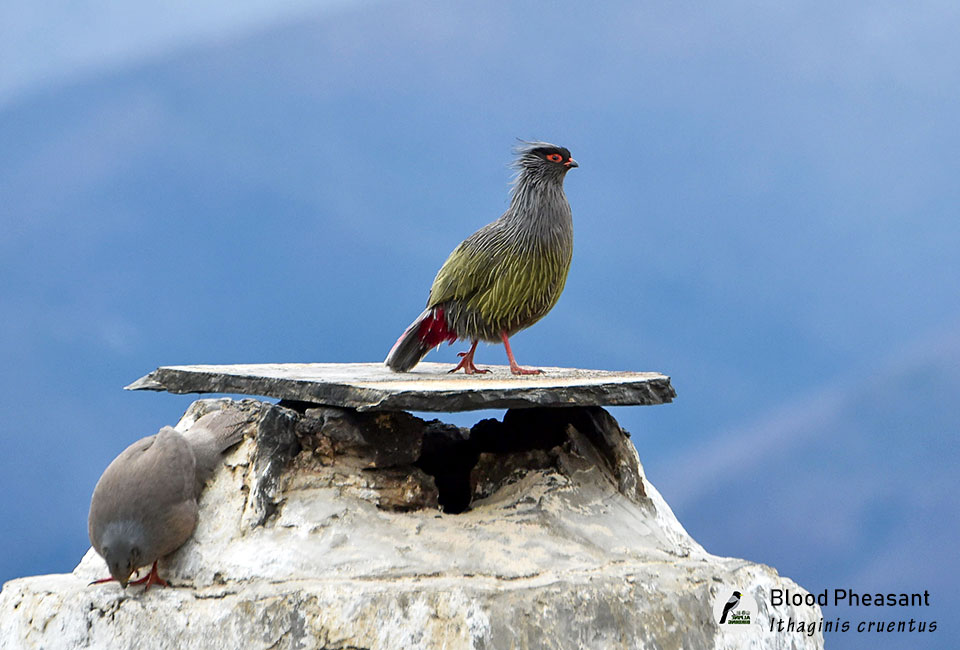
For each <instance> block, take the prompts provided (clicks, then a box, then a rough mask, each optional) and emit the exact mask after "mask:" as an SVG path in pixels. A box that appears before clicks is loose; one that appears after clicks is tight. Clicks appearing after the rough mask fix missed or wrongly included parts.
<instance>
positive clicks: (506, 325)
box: [385, 142, 578, 375]
mask: <svg viewBox="0 0 960 650" xmlns="http://www.w3.org/2000/svg"><path fill="white" fill-rule="evenodd" d="M516 153H517V158H516V161H515V162H514V168H515V169H516V170H517V176H516V179H515V181H514V187H513V194H512V196H511V199H510V207H509V208H507V211H506V212H504V213H503V215H502V216H501V217H500V218H499V219H497V220H496V221H494V222H493V223H490V224H487V225H486V226H484V227H483V228H481V229H480V230H478V231H477V232H475V233H473V234H472V235H470V236H469V237H468V238H467V239H465V240H464V241H463V242H462V243H461V244H460V245H459V246H457V248H456V249H454V251H453V252H452V253H451V254H450V257H448V258H447V261H446V262H444V264H443V266H442V267H441V268H440V271H439V272H438V273H437V277H436V278H435V279H434V281H433V286H432V287H431V288H430V297H429V298H428V299H427V308H426V309H425V310H424V311H423V313H421V314H420V315H419V316H418V317H417V318H416V320H414V321H413V323H411V324H410V326H409V327H407V329H406V331H404V333H403V334H402V335H401V336H400V338H399V339H398V340H397V342H396V343H395V344H394V346H393V348H392V349H391V350H390V353H389V354H388V355H387V358H386V361H385V363H386V364H387V366H388V367H390V368H391V369H392V370H395V371H398V372H405V371H407V370H410V369H411V368H413V367H414V366H415V365H417V364H418V363H419V362H420V360H421V359H423V357H424V356H426V354H427V352H429V351H430V349H431V348H434V347H436V346H438V345H440V344H441V343H443V342H444V341H448V342H450V343H453V342H454V341H456V340H459V339H466V340H470V341H471V342H472V343H471V345H470V349H469V350H468V351H467V352H461V353H459V356H460V357H461V360H460V363H459V364H457V366H456V367H455V368H453V369H452V370H451V371H450V372H455V371H457V370H460V369H461V368H462V369H463V371H464V372H465V373H466V374H468V375H471V374H474V373H480V372H489V371H488V370H482V369H480V368H477V366H476V365H474V363H473V355H474V352H475V351H476V349H477V343H478V342H480V341H481V340H482V341H490V342H494V343H497V342H502V343H503V345H504V348H505V349H506V351H507V359H508V360H509V361H510V371H511V372H512V373H513V374H515V375H527V374H538V373H540V372H541V371H540V370H537V369H528V368H522V367H520V365H519V364H518V363H517V361H516V359H515V358H514V356H513V351H512V350H511V349H510V340H509V339H510V337H511V336H513V335H514V334H516V333H517V332H519V331H520V330H522V329H524V328H527V327H530V326H531V325H533V324H534V323H536V322H537V321H538V320H540V319H541V318H543V317H544V316H545V315H546V314H547V312H549V311H550V310H551V309H552V308H553V306H554V305H555V304H556V303H557V300H558V299H559V298H560V293H561V292H562V291H563V286H564V284H565V283H566V280H567V271H569V269H570V260H571V258H572V256H573V217H572V215H571V212H570V204H569V203H568V202H567V197H566V195H565V194H564V192H563V179H564V177H565V176H566V175H567V172H568V171H570V170H571V169H572V168H574V167H577V166H578V165H577V161H575V160H574V159H573V158H572V157H571V156H570V151H569V150H567V149H566V148H564V147H558V146H556V145H553V144H549V143H547V142H525V143H523V144H522V145H521V146H520V147H518V148H517V151H516Z"/></svg>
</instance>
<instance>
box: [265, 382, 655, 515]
mask: <svg viewBox="0 0 960 650" xmlns="http://www.w3.org/2000/svg"><path fill="white" fill-rule="evenodd" d="M258 436H259V437H258V452H257V457H256V458H257V460H256V468H255V469H256V471H257V473H258V477H260V479H261V480H260V481H259V482H258V488H257V489H256V490H255V495H254V496H255V510H256V512H257V513H259V515H260V516H258V517H257V518H256V519H255V522H254V523H255V524H256V525H262V524H263V523H264V521H266V520H267V519H268V518H269V516H270V515H271V514H272V513H273V512H274V511H275V510H276V507H277V504H278V502H279V499H280V494H279V490H280V489H281V488H280V486H279V483H278V481H280V474H281V472H282V468H285V467H287V466H288V465H290V464H291V463H293V465H294V467H295V469H296V472H292V474H295V475H300V476H301V477H302V476H304V475H313V476H314V478H315V479H317V480H316V481H315V484H321V485H322V484H329V485H331V486H332V485H338V486H340V489H344V490H346V491H350V481H344V480H343V478H344V476H345V475H347V474H349V475H351V476H352V477H353V479H354V481H353V486H354V487H355V488H356V490H355V492H356V493H357V494H359V493H360V492H364V493H365V494H367V495H369V494H370V493H373V494H376V495H377V496H376V498H375V499H372V500H373V501H374V503H375V504H376V505H377V506H378V507H379V508H381V509H385V510H393V511H410V510H419V509H429V508H440V509H442V510H443V511H444V512H445V513H448V514H458V513H462V512H464V511H466V510H468V509H470V507H471V504H473V503H475V502H476V501H478V500H480V499H485V498H488V497H490V496H491V495H493V494H494V493H496V492H497V491H498V490H499V489H500V488H502V487H504V486H506V485H509V484H511V483H515V482H517V481H519V480H521V479H522V478H523V477H524V476H525V475H527V474H529V473H530V472H534V471H539V472H544V471H555V472H557V473H559V474H567V475H569V474H570V473H571V472H572V469H571V464H570V463H569V462H567V461H565V460H564V458H565V457H569V456H570V455H573V456H576V457H579V458H582V459H584V460H586V461H587V462H588V463H593V464H595V465H596V466H597V467H598V468H599V469H600V471H601V473H602V474H603V475H604V476H606V477H607V478H608V479H609V480H610V481H611V482H612V483H613V484H614V485H615V486H616V487H617V489H618V490H619V491H620V492H621V493H623V494H624V495H626V496H628V497H629V498H631V499H633V500H635V501H638V500H640V499H641V498H642V497H643V496H644V490H643V484H642V480H641V478H640V468H639V465H638V463H637V458H636V453H635V452H634V451H633V449H632V445H631V443H630V442H629V440H628V434H627V433H626V432H625V431H623V430H622V429H621V428H620V426H619V424H617V422H616V420H614V419H613V417H612V416H610V414H609V413H607V411H605V410H604V409H603V408H600V407H565V408H526V409H511V410H509V411H507V412H506V414H505V415H504V418H503V420H502V421H500V420H495V419H487V420H481V421H480V422H478V423H477V424H475V425H474V426H473V427H471V428H470V429H469V430H468V429H464V428H460V427H456V426H454V425H451V424H446V423H443V422H441V421H439V420H431V421H429V422H428V421H425V420H422V419H420V418H417V417H415V416H413V415H411V414H409V413H407V412H405V411H378V412H359V411H355V410H353V409H344V408H338V407H330V406H320V405H315V404H310V403H307V402H291V401H284V402H281V404H279V405H276V406H270V405H265V410H264V413H263V414H262V416H261V420H260V426H259V434H258ZM324 473H326V474H330V475H331V476H330V477H328V480H324V479H323V478H322V477H320V478H319V479H318V478H317V474H324ZM334 478H336V480H334ZM344 486H347V487H344ZM288 487H289V486H288ZM365 498H369V496H367V497H365Z"/></svg>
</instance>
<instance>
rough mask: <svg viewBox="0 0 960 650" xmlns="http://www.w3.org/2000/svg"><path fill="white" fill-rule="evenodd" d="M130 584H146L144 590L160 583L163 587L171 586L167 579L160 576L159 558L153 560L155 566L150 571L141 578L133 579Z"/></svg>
mask: <svg viewBox="0 0 960 650" xmlns="http://www.w3.org/2000/svg"><path fill="white" fill-rule="evenodd" d="M128 584H131V585H144V587H143V591H144V593H146V591H147V590H148V589H149V588H150V585H160V586H161V587H169V586H170V585H168V584H167V581H166V580H164V579H163V578H161V577H160V574H159V573H157V560H154V561H153V568H152V569H150V573H148V574H147V575H145V576H144V577H142V578H140V579H139V580H133V581H131V582H129V583H128Z"/></svg>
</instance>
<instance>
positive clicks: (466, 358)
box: [447, 339, 490, 375]
mask: <svg viewBox="0 0 960 650" xmlns="http://www.w3.org/2000/svg"><path fill="white" fill-rule="evenodd" d="M479 342H480V340H479V339H474V341H473V345H471V346H470V350H469V351H468V352H457V356H458V357H460V363H458V364H457V367H456V368H454V369H453V370H448V371H447V372H456V371H458V370H460V368H463V372H464V374H467V375H476V374H483V373H485V372H490V371H489V370H486V369H481V368H477V367H476V366H475V365H473V353H474V352H476V350H477V343H479Z"/></svg>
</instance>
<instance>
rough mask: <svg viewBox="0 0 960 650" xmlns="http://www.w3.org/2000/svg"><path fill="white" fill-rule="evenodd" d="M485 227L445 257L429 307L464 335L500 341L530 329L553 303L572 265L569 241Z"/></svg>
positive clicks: (558, 296) (431, 291)
mask: <svg viewBox="0 0 960 650" xmlns="http://www.w3.org/2000/svg"><path fill="white" fill-rule="evenodd" d="M491 226H494V224H490V226H488V227H487V228H483V229H481V230H480V231H478V232H477V233H475V234H474V235H473V236H471V237H470V238H468V239H467V240H466V241H464V242H463V243H462V244H460V246H458V247H457V248H456V249H455V250H454V251H453V252H452V253H451V254H450V257H448V258H447V261H446V262H445V263H444V264H443V266H442V267H441V269H440V271H439V272H438V273H437V277H436V279H435V280H434V282H433V286H432V287H431V289H430V298H429V303H428V305H429V306H430V307H433V306H436V305H439V304H443V303H451V302H452V303H453V304H451V305H450V306H449V308H448V313H449V314H450V316H451V317H452V318H453V320H454V322H453V323H452V325H453V326H454V328H455V329H456V330H457V332H458V334H459V335H460V336H461V337H464V338H471V337H472V338H482V339H486V340H494V341H496V340H499V333H500V331H502V330H507V332H508V334H512V333H513V332H515V331H517V330H520V329H523V328H525V327H529V326H530V325H532V324H533V323H535V322H536V321H538V320H539V319H540V318H542V317H543V316H544V315H546V313H547V312H549V311H550V309H551V308H553V306H554V305H555V304H556V303H557V300H558V299H559V298H560V294H561V293H562V292H563V286H564V284H565V282H566V279H567V271H568V270H569V269H570V259H571V257H572V253H573V247H572V242H570V241H567V240H565V238H563V237H561V236H555V237H542V238H538V239H533V240H531V239H526V240H523V239H520V240H518V238H517V237H516V235H515V234H513V236H511V233H509V232H507V231H505V230H502V229H499V228H495V227H491Z"/></svg>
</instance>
